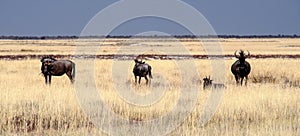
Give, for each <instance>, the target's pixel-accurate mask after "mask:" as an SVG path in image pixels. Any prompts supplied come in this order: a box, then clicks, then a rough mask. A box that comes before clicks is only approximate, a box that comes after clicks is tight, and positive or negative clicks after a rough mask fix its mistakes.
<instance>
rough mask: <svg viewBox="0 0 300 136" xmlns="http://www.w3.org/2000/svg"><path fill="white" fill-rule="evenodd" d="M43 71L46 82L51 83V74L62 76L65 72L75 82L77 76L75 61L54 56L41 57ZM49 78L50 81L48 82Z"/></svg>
mask: <svg viewBox="0 0 300 136" xmlns="http://www.w3.org/2000/svg"><path fill="white" fill-rule="evenodd" d="M41 62H42V67H41V71H42V73H43V74H44V77H45V83H46V84H47V83H49V84H51V76H62V75H64V74H65V73H66V74H67V76H68V77H69V79H70V80H71V82H72V83H73V82H74V78H75V63H74V62H72V61H70V60H56V59H54V58H52V57H43V58H42V59H41ZM48 79H49V82H48Z"/></svg>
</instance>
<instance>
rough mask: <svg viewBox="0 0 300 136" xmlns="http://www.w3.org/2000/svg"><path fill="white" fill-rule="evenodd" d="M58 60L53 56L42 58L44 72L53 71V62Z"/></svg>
mask: <svg viewBox="0 0 300 136" xmlns="http://www.w3.org/2000/svg"><path fill="white" fill-rule="evenodd" d="M54 61H56V59H54V58H52V57H43V58H42V59H41V62H42V67H41V71H42V73H43V74H49V72H50V71H51V66H52V65H51V64H52V63H53V62H54Z"/></svg>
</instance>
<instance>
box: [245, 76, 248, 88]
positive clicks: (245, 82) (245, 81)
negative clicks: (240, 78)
mask: <svg viewBox="0 0 300 136" xmlns="http://www.w3.org/2000/svg"><path fill="white" fill-rule="evenodd" d="M247 81H248V76H246V79H245V85H246V86H247Z"/></svg>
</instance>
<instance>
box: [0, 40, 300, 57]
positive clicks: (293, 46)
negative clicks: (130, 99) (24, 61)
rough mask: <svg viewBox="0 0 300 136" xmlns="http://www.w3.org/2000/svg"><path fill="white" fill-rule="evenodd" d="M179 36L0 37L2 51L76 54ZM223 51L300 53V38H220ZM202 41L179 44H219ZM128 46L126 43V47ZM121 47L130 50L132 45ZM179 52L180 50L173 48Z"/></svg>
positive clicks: (155, 44) (166, 43)
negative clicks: (83, 48)
mask: <svg viewBox="0 0 300 136" xmlns="http://www.w3.org/2000/svg"><path fill="white" fill-rule="evenodd" d="M178 41H179V40H175V39H168V40H165V39H140V38H133V39H105V40H104V42H103V41H102V40H101V39H80V40H75V39H71V40H70V39H67V40H1V41H0V47H1V48H0V55H21V54H22V55H25V54H51V55H52V54H65V55H66V54H74V53H75V51H76V46H90V47H95V46H99V45H101V48H100V49H99V54H114V53H116V52H117V50H118V49H120V48H121V47H124V46H127V45H136V44H137V45H143V47H151V48H159V49H160V50H166V51H172V50H174V45H176V44H178V43H179V42H178ZM218 41H219V44H220V45H221V46H222V48H223V51H224V54H233V52H234V51H235V50H237V49H244V50H249V51H250V52H251V53H252V54H299V52H300V38H293V39H291V38H272V39H261V38H259V39H218ZM201 42H202V43H200V42H199V41H197V40H194V39H180V44H181V45H184V46H185V48H186V49H187V50H188V51H190V53H191V54H206V52H205V51H204V49H203V48H202V45H203V44H212V43H213V44H216V43H217V42H215V40H214V39H203V40H202V41H201ZM125 49H126V47H125ZM128 49H129V50H125V51H122V52H123V53H125V54H131V53H132V50H130V49H133V48H130V47H129V48H128ZM174 54H178V52H174Z"/></svg>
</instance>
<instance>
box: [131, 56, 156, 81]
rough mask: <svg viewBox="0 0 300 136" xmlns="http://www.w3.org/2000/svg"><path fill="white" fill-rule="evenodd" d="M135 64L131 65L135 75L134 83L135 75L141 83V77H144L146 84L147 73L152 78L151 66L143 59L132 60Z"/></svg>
mask: <svg viewBox="0 0 300 136" xmlns="http://www.w3.org/2000/svg"><path fill="white" fill-rule="evenodd" d="M134 62H135V65H134V67H133V74H134V77H135V83H137V77H139V84H140V83H141V78H142V77H144V78H145V79H146V84H148V78H147V75H149V77H150V78H152V74H151V69H152V68H151V66H150V65H149V64H147V63H145V62H143V61H138V60H137V59H135V60H134Z"/></svg>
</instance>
